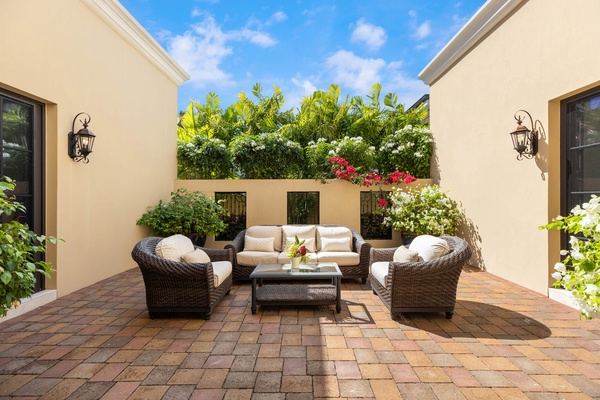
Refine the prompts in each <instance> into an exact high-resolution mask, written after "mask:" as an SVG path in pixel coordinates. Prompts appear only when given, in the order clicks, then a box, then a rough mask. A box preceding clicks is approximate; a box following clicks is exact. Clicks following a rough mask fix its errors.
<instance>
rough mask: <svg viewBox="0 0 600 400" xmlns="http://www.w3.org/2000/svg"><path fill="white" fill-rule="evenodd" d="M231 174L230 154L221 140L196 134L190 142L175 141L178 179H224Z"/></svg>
mask: <svg viewBox="0 0 600 400" xmlns="http://www.w3.org/2000/svg"><path fill="white" fill-rule="evenodd" d="M232 175H233V164H232V162H231V155H230V154H229V150H228V149H227V146H226V145H225V143H223V141H222V140H220V139H214V138H213V139H209V138H207V137H205V136H201V135H196V136H195V137H194V138H193V139H192V141H191V142H187V141H185V140H179V141H178V142H177V177H178V178H179V179H226V178H229V177H231V176H232Z"/></svg>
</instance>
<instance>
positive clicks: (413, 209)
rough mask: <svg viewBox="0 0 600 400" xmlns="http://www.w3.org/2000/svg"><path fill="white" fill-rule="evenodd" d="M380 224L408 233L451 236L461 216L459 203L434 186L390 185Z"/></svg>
mask: <svg viewBox="0 0 600 400" xmlns="http://www.w3.org/2000/svg"><path fill="white" fill-rule="evenodd" d="M384 215H385V217H384V219H383V223H384V225H386V226H391V227H392V229H394V230H396V231H399V232H401V233H404V234H408V235H425V234H427V235H454V234H455V233H456V229H457V228H458V224H459V222H460V219H461V212H460V207H459V204H458V203H457V202H456V201H454V200H452V199H451V198H450V197H449V196H448V194H447V193H445V192H442V191H441V189H440V187H439V186H437V185H431V186H425V187H423V188H409V189H408V190H407V191H402V190H401V189H399V188H394V189H393V190H392V193H391V194H390V197H389V207H387V208H386V209H385V210H384Z"/></svg>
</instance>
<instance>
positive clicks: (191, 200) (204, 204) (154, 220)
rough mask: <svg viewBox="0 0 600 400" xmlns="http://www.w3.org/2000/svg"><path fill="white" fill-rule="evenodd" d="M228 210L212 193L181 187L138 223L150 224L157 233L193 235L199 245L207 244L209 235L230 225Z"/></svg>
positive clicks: (144, 215)
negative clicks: (206, 193)
mask: <svg viewBox="0 0 600 400" xmlns="http://www.w3.org/2000/svg"><path fill="white" fill-rule="evenodd" d="M227 215H228V213H227V211H226V210H225V209H224V208H223V207H222V206H221V204H219V203H218V202H216V201H215V200H214V199H213V198H212V197H209V196H206V195H204V194H203V193H201V192H197V191H196V192H188V191H187V190H186V189H183V188H182V189H178V190H177V191H176V192H172V193H171V200H170V201H169V202H168V203H163V201H162V200H160V201H159V202H158V204H157V205H156V206H152V207H148V211H147V212H146V213H144V214H143V215H142V217H141V218H140V219H138V220H137V224H138V225H146V226H148V227H150V229H152V231H153V232H154V234H155V235H157V236H171V235H175V234H182V235H186V236H188V237H190V238H192V240H193V241H195V244H196V245H198V246H202V245H204V240H205V239H206V237H207V236H215V235H218V234H219V233H221V232H223V231H224V230H225V228H226V227H227V225H225V222H223V219H224V218H226V217H227Z"/></svg>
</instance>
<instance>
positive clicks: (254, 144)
mask: <svg viewBox="0 0 600 400" xmlns="http://www.w3.org/2000/svg"><path fill="white" fill-rule="evenodd" d="M229 148H230V152H231V156H232V159H233V162H234V164H235V166H236V168H237V169H238V171H239V173H240V175H241V177H242V178H244V179H294V178H302V177H303V175H304V174H305V172H304V170H305V161H304V153H303V151H302V147H300V145H299V144H298V143H296V142H293V141H291V140H285V139H283V137H282V136H281V135H279V134H276V133H262V134H260V135H252V136H246V135H244V136H239V137H237V138H236V139H234V140H233V141H232V142H231V144H230V147H229Z"/></svg>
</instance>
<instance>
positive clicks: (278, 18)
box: [267, 11, 288, 25]
mask: <svg viewBox="0 0 600 400" xmlns="http://www.w3.org/2000/svg"><path fill="white" fill-rule="evenodd" d="M287 19H288V16H287V15H286V14H285V13H284V12H282V11H277V12H276V13H275V14H273V15H271V17H270V18H269V19H268V21H267V25H271V24H274V23H278V22H283V21H285V20H287Z"/></svg>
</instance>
